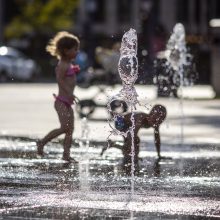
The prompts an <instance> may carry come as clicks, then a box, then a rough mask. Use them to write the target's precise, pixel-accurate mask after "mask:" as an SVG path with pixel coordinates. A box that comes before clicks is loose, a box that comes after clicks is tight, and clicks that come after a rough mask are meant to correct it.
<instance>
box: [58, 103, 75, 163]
mask: <svg viewBox="0 0 220 220" xmlns="http://www.w3.org/2000/svg"><path fill="white" fill-rule="evenodd" d="M59 119H60V124H61V127H62V128H63V130H64V133H65V138H64V142H63V159H64V160H68V161H69V160H72V159H71V158H70V148H71V145H72V134H73V128H74V115H73V109H72V108H70V107H66V106H65V108H64V109H62V114H59Z"/></svg>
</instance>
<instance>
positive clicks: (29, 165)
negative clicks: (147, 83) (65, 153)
mask: <svg viewBox="0 0 220 220" xmlns="http://www.w3.org/2000/svg"><path fill="white" fill-rule="evenodd" d="M135 78H136V77H134V79H135ZM130 85H133V84H132V83H130V84H129V86H130ZM129 97H130V96H129ZM131 97H137V96H136V95H135V96H131ZM128 100H130V99H128ZM131 100H136V99H135V98H134V99H133V98H132V99H131ZM131 103H136V104H138V102H134V101H132V102H131ZM131 106H132V105H131ZM84 122H85V123H84ZM84 122H83V126H84V131H85V132H82V138H81V140H80V141H81V142H80V141H79V143H78V144H79V146H78V147H77V145H75V146H76V148H73V151H72V154H73V155H74V156H73V157H74V158H76V159H77V160H79V161H80V160H81V158H83V159H85V160H83V161H82V162H83V163H82V164H78V165H74V164H66V163H63V162H62V161H60V159H59V158H60V157H61V154H62V146H61V144H60V143H52V144H51V145H48V146H46V148H45V150H46V152H48V153H49V154H48V157H46V158H42V159H36V153H35V151H36V149H35V146H33V140H25V141H24V140H22V139H13V140H5V139H4V140H1V141H0V152H1V160H0V164H1V167H0V168H1V174H0V175H1V176H0V177H1V178H0V183H1V186H2V187H1V191H0V193H1V194H0V195H1V208H0V216H1V217H3V218H6V219H7V218H8V219H10V218H11V219H12V218H15V217H20V218H21V219H25V218H26V219H31V218H33V219H34V218H35V219H36V218H47V219H74V218H80V219H83V218H84V219H94V218H96V219H158V218H159V219H167V218H169V219H176V218H179V219H190V218H193V219H201V218H203V219H216V218H219V205H220V204H219V200H218V198H219V196H220V195H219V187H220V186H219V169H218V168H219V158H220V152H219V149H218V148H212V149H211V150H210V148H209V146H208V147H204V146H202V147H201V148H200V147H198V146H197V147H196V146H190V145H184V146H183V148H178V147H177V146H172V144H168V145H163V153H164V155H166V156H171V157H172V158H173V159H172V160H171V161H167V162H165V161H157V160H156V159H155V154H154V153H155V150H154V148H153V146H152V145H150V146H141V148H142V152H141V155H140V157H141V158H142V161H140V173H139V174H138V175H137V176H134V177H131V176H126V175H124V173H123V172H122V169H121V165H120V162H119V161H120V160H121V154H120V153H119V151H118V150H117V149H111V153H110V154H106V155H105V157H100V151H101V149H102V147H103V144H104V143H99V142H98V141H97V142H96V143H93V142H92V141H88V127H87V125H86V121H84ZM88 145H89V146H88ZM86 148H87V149H88V150H87V152H86V153H87V155H89V156H88V157H87V158H85V157H84V156H85V149H86ZM183 159H184V160H183ZM88 163H89V164H88ZM179 164H181V166H179ZM80 165H83V166H81V167H80ZM84 165H85V166H84ZM88 165H89V166H88ZM179 167H181V170H180V169H179ZM182 170H184V172H182ZM131 178H133V180H132V181H133V183H134V184H133V192H132V193H131ZM131 195H132V196H131ZM193 204H195V205H193Z"/></svg>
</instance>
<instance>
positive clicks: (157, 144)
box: [154, 127, 161, 158]
mask: <svg viewBox="0 0 220 220" xmlns="http://www.w3.org/2000/svg"><path fill="white" fill-rule="evenodd" d="M154 143H155V147H156V150H157V156H158V157H159V158H160V157H161V155H160V132H159V127H155V129H154Z"/></svg>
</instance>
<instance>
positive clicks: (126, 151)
mask: <svg viewBox="0 0 220 220" xmlns="http://www.w3.org/2000/svg"><path fill="white" fill-rule="evenodd" d="M166 113H167V111H166V108H165V107H164V106H162V105H155V106H153V108H152V109H151V111H150V113H149V114H147V113H144V112H134V113H133V119H134V125H135V126H134V130H133V132H132V131H131V127H132V121H131V118H132V113H130V112H129V113H126V114H124V115H122V116H118V117H117V120H116V121H115V128H116V129H117V130H119V131H121V132H127V131H128V129H130V132H128V134H127V136H126V137H124V143H123V144H121V143H119V142H116V143H113V142H112V141H111V140H110V141H109V146H106V147H104V148H103V149H102V152H101V155H102V154H103V153H104V151H105V150H107V149H108V147H116V148H119V149H121V150H122V153H123V156H124V160H123V163H124V164H125V165H127V164H131V162H132V142H133V144H134V163H135V165H136V166H138V155H139V145H140V138H139V136H138V132H139V130H140V129H141V128H153V129H154V142H155V147H156V151H157V156H158V158H159V159H161V158H163V157H161V154H160V131H159V128H160V125H161V124H162V122H163V121H164V120H165V118H166ZM132 133H133V135H134V136H133V139H132Z"/></svg>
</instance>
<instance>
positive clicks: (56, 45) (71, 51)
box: [37, 31, 80, 161]
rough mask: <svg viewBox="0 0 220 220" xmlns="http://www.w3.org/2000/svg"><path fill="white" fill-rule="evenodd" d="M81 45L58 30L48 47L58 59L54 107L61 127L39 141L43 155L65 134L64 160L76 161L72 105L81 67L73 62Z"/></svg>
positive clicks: (38, 148) (72, 37)
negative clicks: (71, 153)
mask: <svg viewBox="0 0 220 220" xmlns="http://www.w3.org/2000/svg"><path fill="white" fill-rule="evenodd" d="M79 45H80V41H79V39H78V38H77V37H76V36H74V35H72V34H70V33H68V32H65V31H62V32H58V33H57V34H56V36H55V37H54V38H52V39H51V40H50V42H49V44H48V45H47V47H46V50H47V51H48V52H49V53H50V54H51V55H52V56H55V57H57V59H58V64H57V66H56V69H55V72H56V80H57V83H58V94H57V95H56V94H53V96H54V98H55V102H54V108H55V110H56V112H57V114H58V117H59V121H60V128H57V129H54V130H52V131H50V132H49V133H48V134H47V135H46V136H45V137H44V138H43V139H40V140H39V141H37V152H38V154H39V155H41V156H42V155H43V149H44V146H45V144H47V143H48V142H49V141H51V140H52V139H53V138H55V137H57V136H59V135H61V134H65V138H64V143H63V148H64V151H63V160H66V161H70V160H72V161H75V160H74V159H73V158H71V157H70V147H71V143H72V134H73V129H74V114H73V109H72V107H71V105H72V104H73V103H74V101H75V96H74V95H73V91H74V87H75V83H76V73H77V72H79V70H80V69H79V66H78V65H72V64H71V62H72V61H73V60H74V59H75V58H76V55H77V52H78V50H79Z"/></svg>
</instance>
